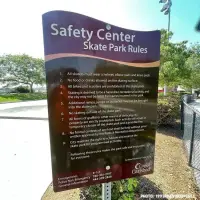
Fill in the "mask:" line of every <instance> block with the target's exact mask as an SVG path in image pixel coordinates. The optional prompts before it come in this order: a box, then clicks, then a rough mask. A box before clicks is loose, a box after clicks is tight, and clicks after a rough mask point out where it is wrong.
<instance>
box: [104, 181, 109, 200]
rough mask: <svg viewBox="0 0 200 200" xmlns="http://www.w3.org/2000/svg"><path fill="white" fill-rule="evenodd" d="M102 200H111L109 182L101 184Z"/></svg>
mask: <svg viewBox="0 0 200 200" xmlns="http://www.w3.org/2000/svg"><path fill="white" fill-rule="evenodd" d="M102 200H111V182H109V183H103V184H102Z"/></svg>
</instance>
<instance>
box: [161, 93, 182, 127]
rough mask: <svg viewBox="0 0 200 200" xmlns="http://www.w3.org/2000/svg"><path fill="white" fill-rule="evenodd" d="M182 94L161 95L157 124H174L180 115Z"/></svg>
mask: <svg viewBox="0 0 200 200" xmlns="http://www.w3.org/2000/svg"><path fill="white" fill-rule="evenodd" d="M180 103H181V95H180V94H171V95H170V96H166V97H165V96H162V97H161V96H160V97H159V98H158V107H157V124H158V126H160V125H170V126H172V125H174V124H175V122H176V120H177V119H179V117H180Z"/></svg>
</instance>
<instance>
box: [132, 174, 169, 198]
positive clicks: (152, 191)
mask: <svg viewBox="0 0 200 200" xmlns="http://www.w3.org/2000/svg"><path fill="white" fill-rule="evenodd" d="M138 181H139V184H138V187H137V189H136V197H135V200H143V199H144V200H147V199H151V200H154V199H155V200H159V199H162V200H168V199H167V198H164V196H163V191H162V190H161V189H160V188H158V186H157V185H156V184H155V183H154V182H152V181H150V180H149V179H148V178H146V177H139V178H138ZM148 196H149V197H148Z"/></svg>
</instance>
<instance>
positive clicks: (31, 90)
mask: <svg viewBox="0 0 200 200" xmlns="http://www.w3.org/2000/svg"><path fill="white" fill-rule="evenodd" d="M29 86H30V93H33V84H30V85H29Z"/></svg>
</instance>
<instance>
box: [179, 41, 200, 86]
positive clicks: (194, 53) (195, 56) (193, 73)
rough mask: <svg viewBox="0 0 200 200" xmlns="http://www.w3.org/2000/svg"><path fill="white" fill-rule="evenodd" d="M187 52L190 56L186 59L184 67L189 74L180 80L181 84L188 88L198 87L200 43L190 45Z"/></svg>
mask: <svg viewBox="0 0 200 200" xmlns="http://www.w3.org/2000/svg"><path fill="white" fill-rule="evenodd" d="M188 52H189V53H190V57H188V58H187V60H186V68H187V70H188V71H189V75H188V77H186V78H185V79H183V80H182V85H184V86H185V87H187V88H190V89H192V88H193V89H194V88H200V44H199V43H196V44H193V45H191V46H190V48H189V50H188Z"/></svg>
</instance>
